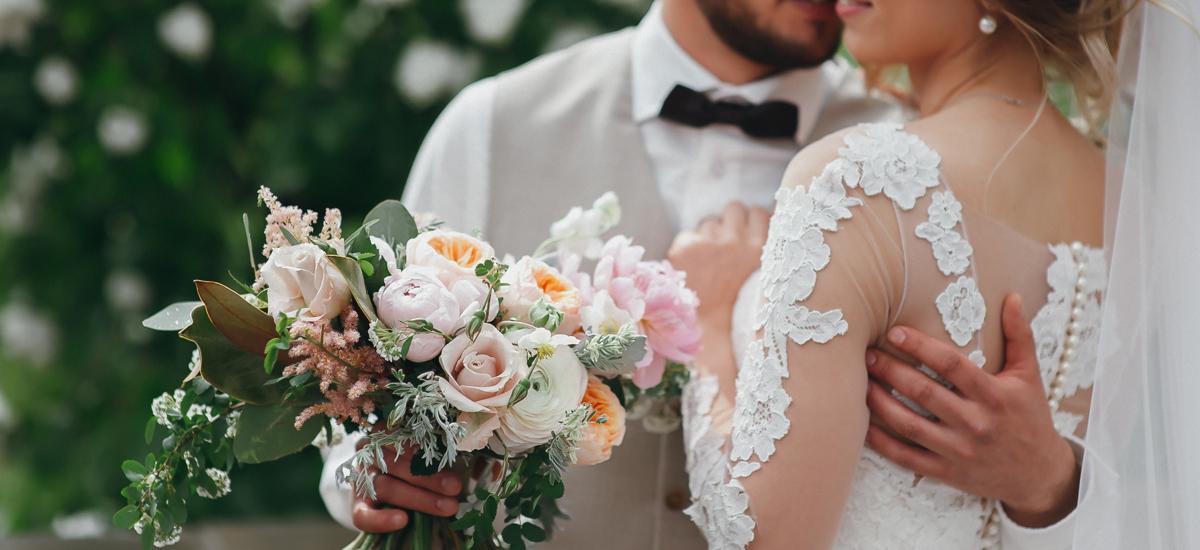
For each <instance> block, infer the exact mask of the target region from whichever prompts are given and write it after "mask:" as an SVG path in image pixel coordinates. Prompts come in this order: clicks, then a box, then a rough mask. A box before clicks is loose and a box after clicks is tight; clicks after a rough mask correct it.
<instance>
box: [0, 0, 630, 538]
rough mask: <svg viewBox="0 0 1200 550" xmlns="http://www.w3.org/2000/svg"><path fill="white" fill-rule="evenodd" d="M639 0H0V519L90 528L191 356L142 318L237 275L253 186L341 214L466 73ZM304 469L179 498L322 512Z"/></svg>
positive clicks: (398, 186)
mask: <svg viewBox="0 0 1200 550" xmlns="http://www.w3.org/2000/svg"><path fill="white" fill-rule="evenodd" d="M647 3H648V2H647V1H645V0H191V1H188V2H176V1H170V0H121V1H119V2H116V1H108V0H0V537H2V536H3V535H4V534H5V533H8V534H12V533H18V532H23V531H30V530H41V529H45V528H47V527H48V526H50V525H52V524H55V525H56V526H57V527H58V528H60V529H70V528H71V527H70V526H71V525H75V529H76V530H77V531H78V530H79V529H81V527H79V526H80V525H82V526H83V527H82V529H84V530H85V531H86V530H87V529H97V528H99V527H97V526H98V525H102V524H107V522H108V519H107V518H108V517H109V516H110V515H111V513H112V512H113V511H114V510H115V509H116V508H117V507H118V505H119V500H120V497H119V495H118V494H117V491H119V489H120V487H121V486H122V485H123V484H124V479H123V476H122V475H121V472H120V469H119V462H120V460H121V459H123V458H124V457H126V456H139V455H140V454H144V452H145V444H144V443H143V440H142V429H143V427H144V425H145V421H146V418H147V416H148V413H149V404H150V400H151V399H152V398H153V397H154V396H156V395H158V394H159V393H161V392H163V391H167V390H169V389H171V388H173V387H174V386H175V385H177V384H178V383H179V381H180V379H181V378H182V376H183V375H184V374H185V370H186V364H187V361H188V357H189V353H190V349H189V347H188V346H187V345H185V343H184V342H182V341H180V340H177V339H175V338H172V337H170V336H169V335H163V334H154V333H151V332H150V331H148V330H145V329H143V328H142V327H141V326H140V321H141V319H142V318H144V317H145V316H147V315H148V314H150V313H153V312H154V311H155V310H156V309H157V308H158V307H160V306H162V305H165V304H168V303H171V302H174V301H178V300H185V299H191V298H192V297H193V293H192V292H193V291H192V287H191V280H192V279H195V278H207V279H218V280H226V281H227V280H229V276H228V274H227V270H232V271H233V272H234V273H235V274H236V275H237V276H238V277H239V278H242V279H246V278H249V276H248V267H247V264H248V260H247V258H246V254H247V252H246V245H245V239H244V236H243V232H242V225H241V215H242V213H243V212H249V213H250V214H251V220H252V221H253V222H254V224H255V227H256V229H257V228H261V222H260V221H258V220H261V215H260V214H261V211H259V210H256V208H255V205H254V190H255V189H256V188H257V187H258V186H259V185H268V186H271V187H272V188H273V189H274V190H275V191H276V192H277V193H278V194H279V195H280V196H281V197H282V198H283V199H284V202H286V203H291V204H299V205H301V206H304V207H308V208H313V209H321V208H325V207H339V208H341V209H342V210H343V212H345V213H346V214H347V217H348V218H350V219H351V221H352V222H356V220H354V219H353V218H355V217H356V216H361V215H362V214H363V213H365V211H366V210H367V209H368V208H369V207H370V206H372V205H373V204H375V203H377V202H378V201H380V200H382V199H384V198H388V197H398V196H399V195H400V193H401V191H402V189H403V184H404V181H405V179H406V176H407V173H408V170H409V166H410V164H411V162H412V159H413V157H414V155H415V154H416V151H417V147H418V146H419V144H420V142H421V139H422V138H423V136H424V135H425V132H426V131H427V129H428V127H429V126H430V125H431V124H432V122H433V120H434V118H435V117H436V116H437V114H438V112H439V111H440V110H441V108H442V107H444V105H445V103H446V101H447V100H448V99H449V98H450V97H451V96H452V95H453V94H454V93H455V92H456V91H457V90H458V89H460V88H461V87H462V86H463V85H465V84H466V83H468V82H470V81H472V80H474V79H476V78H479V77H481V76H486V75H490V74H495V73H497V72H499V71H501V70H503V69H505V68H508V67H511V66H514V65H516V64H519V63H521V62H523V61H525V60H527V59H530V58H532V57H534V56H536V55H539V54H541V53H543V52H545V51H548V50H552V49H555V48H558V47H561V46H563V45H566V44H569V43H572V42H574V41H577V40H579V39H582V38H584V37H586V36H589V35H593V34H598V33H600V32H603V31H606V30H610V29H615V28H619V27H622V26H625V25H629V24H634V23H636V22H637V20H638V19H639V18H640V15H641V14H642V13H643V11H644V10H645V7H646V5H647ZM256 237H257V241H258V242H261V236H260V235H256ZM319 467H320V463H319V457H318V456H317V454H316V452H315V450H311V449H310V450H309V451H306V452H305V453H302V454H301V455H299V456H296V457H292V458H291V459H289V460H287V461H285V462H279V463H275V464H273V465H270V466H266V467H259V468H244V469H240V470H237V471H235V472H234V477H233V489H234V490H233V493H232V495H230V496H229V497H227V498H225V499H222V500H220V501H216V502H204V503H199V504H200V505H201V506H198V507H197V508H196V509H195V510H194V515H193V517H194V518H195V519H197V520H203V519H211V518H215V517H237V518H240V519H244V518H249V517H256V516H258V517H261V516H274V517H279V516H295V515H304V514H309V515H318V514H324V508H323V506H322V505H321V503H320V499H319V497H318V495H317V490H316V484H317V478H318V473H319ZM205 506H206V507H205ZM81 514H82V515H81ZM81 518H82V519H81ZM72 522H73V523H72ZM81 522H82V523H81ZM89 526H90V527H89Z"/></svg>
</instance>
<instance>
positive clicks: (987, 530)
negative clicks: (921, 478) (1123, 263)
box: [981, 241, 1088, 540]
mask: <svg viewBox="0 0 1200 550" xmlns="http://www.w3.org/2000/svg"><path fill="white" fill-rule="evenodd" d="M1084 250H1085V249H1084V246H1083V243H1081V242H1079V241H1075V242H1073V243H1071V258H1072V259H1073V260H1074V261H1075V295H1074V296H1072V297H1071V316H1070V318H1069V320H1068V322H1067V332H1066V335H1065V336H1066V338H1064V339H1063V352H1062V356H1061V357H1060V358H1059V360H1058V369H1057V370H1056V371H1055V372H1054V378H1053V379H1051V380H1050V394H1049V395H1048V396H1047V400H1048V401H1049V403H1050V410H1051V412H1058V406H1059V404H1060V403H1061V402H1062V400H1063V397H1065V395H1064V394H1063V389H1062V388H1063V384H1065V383H1066V380H1067V372H1069V371H1070V370H1071V361H1072V360H1074V359H1075V356H1076V351H1075V350H1076V348H1078V347H1079V334H1080V333H1081V332H1082V331H1083V323H1082V321H1081V319H1082V318H1083V304H1084V303H1085V302H1086V301H1087V284H1088V280H1087V262H1086V257H1085V256H1084ZM999 510H1000V503H998V502H997V503H995V505H994V506H993V507H992V511H991V512H990V513H988V517H987V519H986V520H984V522H983V531H982V532H981V534H982V535H983V537H984V539H985V540H993V539H995V537H997V536H999V535H1000V520H999V518H998V517H997V514H998V513H999Z"/></svg>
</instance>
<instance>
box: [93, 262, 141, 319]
mask: <svg viewBox="0 0 1200 550" xmlns="http://www.w3.org/2000/svg"><path fill="white" fill-rule="evenodd" d="M104 297H105V298H107V299H108V305H109V306H111V307H112V308H113V309H114V310H117V311H123V312H129V313H139V312H141V311H142V310H144V309H145V308H146V305H147V304H149V303H150V284H149V283H147V282H146V278H145V277H143V276H142V275H141V274H140V273H137V272H134V271H129V270H125V269H118V270H114V271H113V272H111V273H109V274H108V277H107V278H106V279H105V280H104Z"/></svg>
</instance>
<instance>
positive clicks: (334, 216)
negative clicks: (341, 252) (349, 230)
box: [321, 208, 342, 241]
mask: <svg viewBox="0 0 1200 550" xmlns="http://www.w3.org/2000/svg"><path fill="white" fill-rule="evenodd" d="M321 239H322V240H325V241H340V240H342V211H341V210H338V209H337V208H326V209H325V220H324V222H323V223H322V224H321Z"/></svg>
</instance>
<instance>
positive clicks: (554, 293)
mask: <svg viewBox="0 0 1200 550" xmlns="http://www.w3.org/2000/svg"><path fill="white" fill-rule="evenodd" d="M501 281H502V282H503V283H504V286H502V287H500V292H499V294H500V298H502V299H503V300H504V310H505V312H506V313H507V317H508V318H510V319H517V320H520V321H525V322H527V323H532V322H533V320H532V319H530V315H529V311H530V309H532V308H533V306H534V304H536V303H537V301H538V300H541V299H545V300H546V302H548V303H549V304H550V305H553V306H554V307H556V308H558V310H559V311H561V312H562V313H563V316H564V318H566V319H574V318H575V317H576V316H577V314H578V313H579V291H578V290H576V288H575V284H574V283H572V282H571V280H570V279H568V278H566V277H565V276H563V275H562V274H561V273H559V272H558V270H556V269H554V268H553V267H550V266H549V265H547V264H546V262H543V261H541V260H537V259H534V258H531V257H529V256H526V257H524V258H521V259H520V260H519V261H517V263H515V264H513V265H512V266H511V267H509V268H508V271H507V272H505V273H504V277H503V278H502V279H501ZM564 324H567V323H564ZM576 326H578V325H577V324H576Z"/></svg>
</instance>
